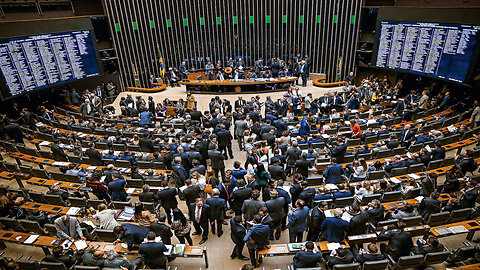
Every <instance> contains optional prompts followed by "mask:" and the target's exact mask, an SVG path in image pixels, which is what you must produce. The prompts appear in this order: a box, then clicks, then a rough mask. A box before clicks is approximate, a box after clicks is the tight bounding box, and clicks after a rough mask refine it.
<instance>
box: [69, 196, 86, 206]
mask: <svg viewBox="0 0 480 270" xmlns="http://www.w3.org/2000/svg"><path fill="white" fill-rule="evenodd" d="M68 201H69V202H70V206H73V207H86V206H87V199H85V198H77V197H68Z"/></svg>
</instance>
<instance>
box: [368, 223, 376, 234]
mask: <svg viewBox="0 0 480 270" xmlns="http://www.w3.org/2000/svg"><path fill="white" fill-rule="evenodd" d="M367 224H368V226H370V228H372V230H373V231H374V232H375V231H376V230H377V227H376V226H375V225H373V223H372V222H370V221H368V223H367Z"/></svg>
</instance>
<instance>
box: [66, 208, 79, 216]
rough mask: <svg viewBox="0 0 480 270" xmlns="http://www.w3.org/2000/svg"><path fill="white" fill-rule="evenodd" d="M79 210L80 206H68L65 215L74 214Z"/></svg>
mask: <svg viewBox="0 0 480 270" xmlns="http://www.w3.org/2000/svg"><path fill="white" fill-rule="evenodd" d="M79 211H80V208H78V207H70V209H68V211H67V215H69V216H75V215H76V214H77V213H78V212H79Z"/></svg>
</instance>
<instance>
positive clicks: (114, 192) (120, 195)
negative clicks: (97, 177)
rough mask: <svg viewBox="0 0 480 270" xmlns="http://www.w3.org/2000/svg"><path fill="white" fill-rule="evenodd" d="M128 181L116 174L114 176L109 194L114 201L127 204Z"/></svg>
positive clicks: (109, 186) (109, 185)
mask: <svg viewBox="0 0 480 270" xmlns="http://www.w3.org/2000/svg"><path fill="white" fill-rule="evenodd" d="M125 185H126V181H125V179H123V176H121V175H120V174H117V173H114V174H113V175H112V182H110V183H109V184H108V194H110V197H111V199H112V201H121V202H126V201H127V197H128V194H127V192H126V191H125Z"/></svg>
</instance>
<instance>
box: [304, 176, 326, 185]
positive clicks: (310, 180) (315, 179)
mask: <svg viewBox="0 0 480 270" xmlns="http://www.w3.org/2000/svg"><path fill="white" fill-rule="evenodd" d="M305 180H306V181H307V183H308V185H309V186H316V185H320V184H322V183H323V177H321V176H317V177H308V178H307V179H305Z"/></svg>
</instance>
